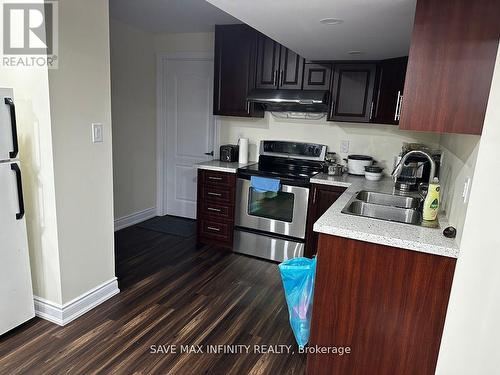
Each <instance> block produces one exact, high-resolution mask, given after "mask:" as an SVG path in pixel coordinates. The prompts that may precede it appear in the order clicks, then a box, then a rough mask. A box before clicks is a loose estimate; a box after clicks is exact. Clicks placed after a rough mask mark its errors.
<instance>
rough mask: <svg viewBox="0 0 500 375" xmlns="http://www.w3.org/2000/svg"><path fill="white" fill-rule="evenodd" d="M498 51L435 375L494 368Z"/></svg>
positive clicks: (499, 240) (499, 260)
mask: <svg viewBox="0 0 500 375" xmlns="http://www.w3.org/2000/svg"><path fill="white" fill-rule="evenodd" d="M499 123H500V49H499V51H498V55H497V61H496V66H495V71H494V76H493V83H492V87H491V91H490V98H489V101H488V108H487V112H486V118H485V122H484V128H483V134H482V137H481V141H480V145H479V151H478V155H477V166H476V169H475V176H474V183H473V185H472V190H471V195H470V201H469V207H468V210H467V216H466V220H465V225H464V233H463V236H462V243H461V247H460V257H459V258H458V261H457V267H456V271H455V276H454V279H453V286H452V290H451V297H450V302H449V306H448V313H447V316H446V322H445V327H444V334H443V338H442V342H441V350H440V352H439V359H438V365H437V370H436V373H437V374H446V375H447V374H449V375H461V374H463V375H469V374H485V375H486V374H498V373H499V369H500V320H499V317H500V298H499V290H500V272H498V267H499V265H500V236H499V235H498V212H500V201H499V200H498V199H494V192H497V191H498V187H499V186H500V174H499V173H495V172H494V173H492V171H498V170H500V158H499V157H498V149H499V145H500V127H499V126H498V125H499Z"/></svg>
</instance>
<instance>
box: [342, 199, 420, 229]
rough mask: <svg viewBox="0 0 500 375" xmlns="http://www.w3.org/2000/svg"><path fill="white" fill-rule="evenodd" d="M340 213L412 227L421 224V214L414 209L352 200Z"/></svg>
mask: <svg viewBox="0 0 500 375" xmlns="http://www.w3.org/2000/svg"><path fill="white" fill-rule="evenodd" d="M382 195H388V194H382ZM403 198H404V197H403ZM342 213H345V214H351V215H358V216H365V217H371V218H374V219H381V220H388V221H396V222H399V223H405V224H413V225H420V224H421V222H422V214H421V213H420V212H419V211H418V210H416V209H414V208H401V207H394V206H387V205H385V206H384V205H382V204H372V203H367V202H364V201H362V200H352V201H351V202H350V203H348V204H347V206H346V207H345V208H344V209H343V210H342Z"/></svg>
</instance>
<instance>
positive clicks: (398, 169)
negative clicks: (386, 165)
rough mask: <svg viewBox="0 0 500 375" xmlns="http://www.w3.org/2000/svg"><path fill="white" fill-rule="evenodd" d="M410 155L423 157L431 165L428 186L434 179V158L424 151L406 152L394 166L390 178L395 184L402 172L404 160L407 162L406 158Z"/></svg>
mask: <svg viewBox="0 0 500 375" xmlns="http://www.w3.org/2000/svg"><path fill="white" fill-rule="evenodd" d="M411 155H423V156H425V157H426V158H427V159H429V162H430V163H431V171H430V174H429V184H430V183H431V182H432V180H434V177H436V162H435V161H434V158H433V157H432V155H431V154H430V153H428V152H427V151H424V150H413V151H410V152H407V153H406V154H405V155H404V156H403V157H402V158H401V161H400V162H399V164H398V165H396V168H394V171H393V172H392V174H391V175H392V177H393V178H394V182H396V181H397V179H398V177H399V176H400V175H401V171H402V170H403V167H404V165H405V163H406V160H408V158H409V157H410V156H411Z"/></svg>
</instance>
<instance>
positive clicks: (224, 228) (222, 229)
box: [198, 218, 233, 242]
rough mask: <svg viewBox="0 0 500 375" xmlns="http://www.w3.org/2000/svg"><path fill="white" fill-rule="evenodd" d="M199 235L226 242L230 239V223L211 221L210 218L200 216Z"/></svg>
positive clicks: (231, 228)
mask: <svg viewBox="0 0 500 375" xmlns="http://www.w3.org/2000/svg"><path fill="white" fill-rule="evenodd" d="M198 220H200V235H201V237H203V238H208V239H214V240H219V241H222V242H228V241H230V240H231V235H232V230H233V227H232V224H230V223H222V222H217V221H213V220H211V219H205V218H201V219H198Z"/></svg>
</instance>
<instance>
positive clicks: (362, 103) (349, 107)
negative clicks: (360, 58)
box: [328, 63, 376, 122]
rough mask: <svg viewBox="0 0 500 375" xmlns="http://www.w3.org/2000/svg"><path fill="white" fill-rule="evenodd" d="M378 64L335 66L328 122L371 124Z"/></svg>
mask: <svg viewBox="0 0 500 375" xmlns="http://www.w3.org/2000/svg"><path fill="white" fill-rule="evenodd" d="M375 72H376V64H372V63H352V64H335V67H334V73H333V85H332V100H331V103H330V111H329V113H328V120H330V121H351V122H369V121H370V117H371V110H372V105H373V104H372V103H373V87H374V83H375Z"/></svg>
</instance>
